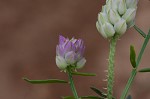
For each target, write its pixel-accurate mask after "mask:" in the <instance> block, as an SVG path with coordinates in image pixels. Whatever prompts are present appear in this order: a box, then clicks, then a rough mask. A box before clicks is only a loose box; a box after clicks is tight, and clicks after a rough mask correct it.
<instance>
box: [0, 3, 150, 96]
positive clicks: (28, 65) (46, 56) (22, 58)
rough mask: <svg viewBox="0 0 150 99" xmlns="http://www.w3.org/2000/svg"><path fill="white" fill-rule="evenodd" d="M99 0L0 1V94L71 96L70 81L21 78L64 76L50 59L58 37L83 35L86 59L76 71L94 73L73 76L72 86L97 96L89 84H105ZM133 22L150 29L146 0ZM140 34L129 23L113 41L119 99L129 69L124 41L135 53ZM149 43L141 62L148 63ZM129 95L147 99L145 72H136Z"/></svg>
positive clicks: (105, 43) (148, 82)
mask: <svg viewBox="0 0 150 99" xmlns="http://www.w3.org/2000/svg"><path fill="white" fill-rule="evenodd" d="M104 3H105V1H104V0H0V99H60V96H66V95H72V93H71V92H70V87H69V85H63V84H46V85H31V84H29V83H26V82H25V81H23V80H22V77H24V76H26V77H28V78H30V79H47V78H59V79H65V80H67V76H66V74H64V73H62V72H60V70H59V69H58V68H57V67H56V64H55V48H56V44H58V36H59V35H60V34H61V35H64V36H65V37H69V38H71V37H73V36H74V37H76V38H82V39H83V40H84V42H85V45H86V51H85V57H86V59H87V63H86V66H85V68H83V69H82V70H80V71H83V72H95V73H96V74H97V76H96V77H75V83H76V87H77V91H78V93H79V95H80V96H82V95H96V94H95V93H93V92H92V91H91V90H90V88H89V87H90V86H96V87H98V88H100V89H102V88H103V87H106V82H103V81H102V79H104V78H106V76H105V75H106V73H104V70H106V69H107V60H106V59H107V58H108V51H109V49H108V48H109V43H108V41H107V40H105V39H104V38H102V37H101V35H99V33H98V32H97V30H96V27H95V22H96V20H97V14H98V12H99V11H100V10H101V6H102V5H103V4H104ZM136 24H137V25H138V26H139V27H140V28H141V29H142V30H143V31H144V32H146V33H147V32H148V29H149V28H150V1H149V0H140V2H139V6H138V12H137V17H136ZM143 40H144V39H143V38H142V37H141V36H140V35H139V34H138V33H137V32H136V31H135V30H134V29H133V28H131V29H130V30H128V31H127V32H126V34H125V35H124V36H123V37H121V39H120V40H119V42H118V45H117V53H116V66H115V75H116V77H115V89H114V96H116V97H117V99H119V97H120V95H121V92H122V90H123V88H124V86H125V83H126V82H127V79H128V77H129V74H130V71H131V65H130V62H129V46H130V45H131V44H133V45H134V46H135V49H136V52H137V53H138V52H139V50H140V48H141V45H142V42H143ZM149 59H150V43H149V44H148V46H147V49H146V51H145V54H144V56H143V59H142V61H141V64H140V65H141V66H140V68H142V67H149V66H150V61H149ZM130 94H132V96H133V99H150V73H145V74H138V75H137V76H136V78H135V80H134V83H133V86H132V88H131V90H130Z"/></svg>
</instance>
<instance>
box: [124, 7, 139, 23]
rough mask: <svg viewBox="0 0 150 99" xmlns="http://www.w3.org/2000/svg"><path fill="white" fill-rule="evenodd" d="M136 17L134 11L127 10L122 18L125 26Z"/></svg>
mask: <svg viewBox="0 0 150 99" xmlns="http://www.w3.org/2000/svg"><path fill="white" fill-rule="evenodd" d="M135 15H136V9H133V8H129V9H127V11H126V13H125V14H124V15H123V16H122V18H123V19H125V20H126V22H127V24H128V23H130V22H131V21H132V20H134V18H135Z"/></svg>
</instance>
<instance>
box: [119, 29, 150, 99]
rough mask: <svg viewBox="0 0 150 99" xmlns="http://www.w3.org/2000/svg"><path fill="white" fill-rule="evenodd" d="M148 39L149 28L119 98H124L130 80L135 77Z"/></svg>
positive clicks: (149, 35)
mask: <svg viewBox="0 0 150 99" xmlns="http://www.w3.org/2000/svg"><path fill="white" fill-rule="evenodd" d="M149 39H150V30H149V33H148V35H147V36H146V38H145V40H144V43H143V45H142V48H141V50H140V53H139V55H138V58H137V61H136V68H133V69H132V73H131V75H130V78H129V80H128V82H127V84H126V87H125V89H124V91H123V93H122V95H121V98H120V99H125V98H126V96H127V94H128V91H129V89H130V86H131V84H132V82H133V80H134V78H135V76H136V74H137V69H138V67H139V63H140V61H141V58H142V55H143V53H144V51H145V48H146V46H147V44H148V41H149Z"/></svg>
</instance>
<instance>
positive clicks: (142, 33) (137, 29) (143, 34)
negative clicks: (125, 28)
mask: <svg viewBox="0 0 150 99" xmlns="http://www.w3.org/2000/svg"><path fill="white" fill-rule="evenodd" d="M133 27H134V29H135V30H136V31H137V32H139V33H140V34H141V35H142V36H143V37H144V38H146V34H145V33H144V32H143V31H142V30H141V29H139V28H138V27H137V26H136V25H134V26H133Z"/></svg>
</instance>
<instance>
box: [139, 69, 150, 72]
mask: <svg viewBox="0 0 150 99" xmlns="http://www.w3.org/2000/svg"><path fill="white" fill-rule="evenodd" d="M139 72H150V68H143V69H141V70H139Z"/></svg>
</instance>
